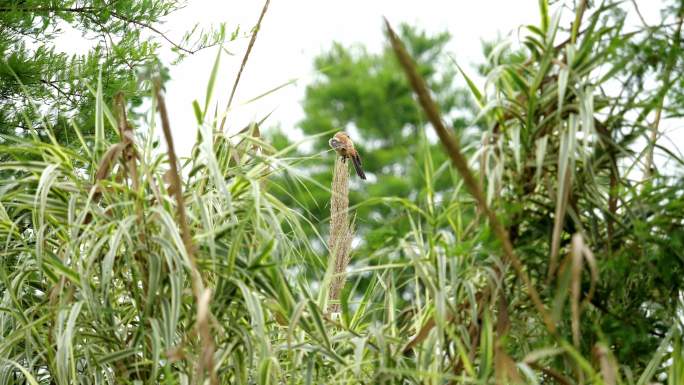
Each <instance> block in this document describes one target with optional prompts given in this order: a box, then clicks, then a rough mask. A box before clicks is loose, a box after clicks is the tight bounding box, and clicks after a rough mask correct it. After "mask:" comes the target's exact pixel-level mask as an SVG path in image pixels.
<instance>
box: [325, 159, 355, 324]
mask: <svg viewBox="0 0 684 385" xmlns="http://www.w3.org/2000/svg"><path fill="white" fill-rule="evenodd" d="M353 233H354V231H353V226H352V225H351V223H350V222H349V169H348V166H347V162H346V161H345V160H344V158H342V157H337V159H336V160H335V169H334V171H333V180H332V194H331V195H330V239H329V241H328V247H329V248H330V258H331V261H333V263H334V266H333V276H332V279H331V280H330V292H329V293H330V294H329V295H330V296H329V298H330V302H329V305H328V311H329V312H331V313H337V312H339V311H340V304H339V302H338V300H339V298H340V293H341V292H342V289H343V288H344V282H345V280H346V270H347V265H349V260H350V259H351V257H350V256H351V242H352V238H353Z"/></svg>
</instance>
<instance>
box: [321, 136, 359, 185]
mask: <svg viewBox="0 0 684 385" xmlns="http://www.w3.org/2000/svg"><path fill="white" fill-rule="evenodd" d="M328 143H329V144H330V147H332V148H333V150H335V151H336V152H337V154H338V155H339V156H341V157H342V159H343V160H347V158H351V160H352V163H353V164H354V169H355V170H356V175H358V176H359V178H361V179H363V180H365V179H366V174H364V173H363V168H361V157H360V156H359V153H358V152H357V151H356V149H355V148H354V142H352V140H351V138H350V137H349V135H347V133H346V132H342V131H340V132H338V133H337V134H335V136H333V137H332V138H330V140H329V141H328Z"/></svg>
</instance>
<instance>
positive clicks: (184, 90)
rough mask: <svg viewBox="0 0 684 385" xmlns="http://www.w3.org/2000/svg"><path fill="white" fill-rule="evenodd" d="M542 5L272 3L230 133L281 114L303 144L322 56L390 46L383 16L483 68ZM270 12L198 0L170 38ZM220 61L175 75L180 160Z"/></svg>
mask: <svg viewBox="0 0 684 385" xmlns="http://www.w3.org/2000/svg"><path fill="white" fill-rule="evenodd" d="M638 3H639V5H640V8H641V12H642V14H643V15H644V17H645V18H646V20H647V21H652V22H654V23H655V22H656V21H658V20H659V13H658V12H659V9H660V3H661V0H640V1H639V2H638ZM538 4H539V3H538V0H477V1H475V0H452V1H447V0H442V1H437V0H422V1H407V0H347V1H331V0H272V1H271V4H270V6H269V9H268V12H267V14H266V16H265V18H264V21H263V24H262V28H261V31H260V32H259V35H258V39H257V41H256V44H255V46H254V48H253V51H252V54H251V56H250V58H249V62H248V63H247V67H246V69H245V71H244V72H243V74H242V79H241V81H240V84H239V86H238V90H237V94H236V97H235V100H234V102H233V106H234V110H233V111H232V112H231V113H230V115H229V120H228V127H229V129H230V132H235V131H237V130H239V129H241V128H243V127H244V126H245V125H247V124H248V123H249V122H251V121H253V120H255V119H260V118H262V117H263V116H265V115H266V114H268V113H269V112H271V111H274V112H273V114H272V115H271V117H270V118H269V120H268V123H267V124H266V126H272V125H275V124H277V123H280V124H281V127H282V128H283V129H284V130H285V131H286V132H290V133H291V135H293V136H296V135H297V133H296V132H297V130H296V124H297V122H298V121H299V120H300V119H301V118H302V117H303V113H302V110H301V107H300V102H301V100H302V99H303V97H304V88H305V86H306V84H307V82H309V81H310V80H311V78H312V77H313V76H314V75H315V74H314V73H313V65H312V63H313V59H314V57H315V56H316V55H318V54H320V53H322V52H324V51H325V50H327V49H328V48H329V47H330V46H331V44H332V42H333V41H338V42H341V43H344V44H352V43H362V44H364V45H366V46H367V47H368V48H369V49H370V50H373V51H378V50H380V49H381V47H382V46H383V44H384V41H385V38H384V36H383V33H382V18H383V16H384V17H387V19H388V20H389V21H390V22H391V23H392V24H393V25H395V26H396V25H398V24H399V23H401V22H408V23H411V24H413V25H416V26H418V27H420V28H424V29H425V30H427V31H428V32H440V31H444V30H448V31H449V32H450V33H451V34H452V41H451V43H450V45H449V46H448V52H449V53H451V54H452V55H453V56H454V57H455V58H456V59H457V60H458V61H459V62H461V63H464V64H466V66H468V65H469V64H473V63H477V62H481V61H482V60H483V57H482V54H481V41H482V40H483V39H484V40H492V39H495V38H496V37H497V36H506V35H510V34H513V36H514V37H515V36H516V33H517V30H518V28H519V27H520V26H522V25H525V24H538V22H539V11H538ZM626 6H629V4H627V5H626ZM262 7H263V1H256V0H240V1H231V0H227V1H213V0H212V1H209V0H190V1H188V6H187V7H186V8H184V9H182V10H180V11H179V12H176V13H174V14H172V15H171V17H170V18H169V19H168V20H167V22H166V24H165V25H164V26H163V29H164V30H167V31H169V34H170V36H176V37H179V36H181V35H182V33H183V32H184V31H186V30H187V29H189V28H190V27H191V26H192V25H193V24H194V23H196V22H199V23H200V26H208V25H210V24H218V23H220V22H225V23H227V29H228V30H233V29H234V28H235V27H236V26H237V25H240V26H241V29H242V31H243V32H247V31H249V30H250V29H251V28H252V27H253V26H254V24H255V23H256V21H257V19H258V17H259V13H260V12H261V9H262ZM566 13H568V12H566ZM247 43H248V39H247V38H241V39H238V40H237V41H235V42H231V43H229V44H227V45H226V47H225V48H226V49H227V50H228V51H230V52H232V53H233V54H234V56H227V55H224V56H223V57H222V61H221V66H220V72H219V77H218V79H217V83H216V91H215V98H214V100H217V99H218V101H219V106H220V109H223V108H224V107H225V104H226V102H227V98H228V95H229V93H230V89H231V88H232V85H233V81H234V79H235V75H236V74H237V72H238V69H239V66H240V62H241V61H242V57H243V55H244V52H245V49H246V46H247ZM215 56H216V49H207V50H205V51H202V52H200V53H197V54H195V55H193V56H190V57H188V58H187V59H185V60H184V61H183V62H181V63H180V64H179V65H176V66H173V67H172V68H171V76H172V80H171V82H170V83H169V84H167V99H168V103H169V107H170V111H171V114H172V118H173V119H172V125H173V127H172V129H173V131H174V135H175V138H176V142H177V144H178V147H179V151H180V152H181V154H187V153H188V151H189V149H190V147H191V146H192V144H193V142H194V138H195V132H196V124H195V119H194V114H193V112H192V105H191V103H192V101H193V100H195V99H197V100H199V101H200V102H201V103H203V101H204V96H205V90H206V84H207V81H208V78H209V73H210V71H211V67H212V65H213V61H214V59H215ZM163 58H164V59H166V60H167V61H170V60H171V59H172V58H173V56H172V55H171V54H170V53H167V54H166V55H164V56H163ZM471 72H472V71H471ZM290 79H299V80H298V81H297V83H296V84H295V85H292V86H288V87H285V88H283V89H281V90H279V91H277V92H275V93H273V94H270V95H268V96H267V97H265V98H263V99H260V100H259V101H257V102H254V103H249V104H243V102H245V101H247V100H249V99H251V98H253V97H255V96H257V95H260V94H262V93H264V92H266V91H268V90H270V89H273V88H274V87H277V86H279V85H281V84H283V83H285V82H287V81H288V80H290ZM459 81H460V80H459Z"/></svg>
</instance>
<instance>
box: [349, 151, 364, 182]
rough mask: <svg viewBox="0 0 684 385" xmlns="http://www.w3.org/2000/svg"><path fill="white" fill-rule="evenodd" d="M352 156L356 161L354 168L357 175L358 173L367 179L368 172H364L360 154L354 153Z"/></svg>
mask: <svg viewBox="0 0 684 385" xmlns="http://www.w3.org/2000/svg"><path fill="white" fill-rule="evenodd" d="M351 158H352V161H353V162H354V169H355V170H356V175H358V176H359V178H361V179H363V180H365V179H366V174H364V173H363V168H361V157H360V156H359V154H354V155H352V157H351Z"/></svg>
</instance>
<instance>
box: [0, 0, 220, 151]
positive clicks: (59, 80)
mask: <svg viewBox="0 0 684 385" xmlns="http://www.w3.org/2000/svg"><path fill="white" fill-rule="evenodd" d="M181 6H182V3H181V2H179V1H176V0H145V1H134V0H87V1H85V0H84V1H81V0H59V1H49V2H46V1H42V0H22V1H5V2H3V3H2V4H0V32H1V33H0V57H1V58H2V61H1V62H0V134H3V135H28V134H29V133H30V132H32V131H35V132H38V133H39V134H42V135H45V134H46V132H45V127H44V124H43V123H42V121H41V120H42V119H43V118H47V119H49V120H50V121H51V125H52V130H53V132H54V135H55V136H56V137H57V138H58V139H59V140H61V141H66V142H68V143H75V141H76V140H77V139H76V138H75V137H74V136H73V135H72V134H71V133H70V131H71V130H70V129H69V128H68V127H69V126H68V124H67V122H68V121H69V120H70V119H74V120H75V122H76V124H78V125H79V126H80V127H81V128H82V129H83V130H84V134H86V135H89V134H92V132H93V131H92V128H93V121H92V116H93V114H94V105H95V103H94V100H95V99H94V94H93V92H92V85H93V84H96V83H97V82H98V78H101V82H100V84H101V85H102V87H103V91H104V95H105V98H106V99H107V100H112V97H113V96H114V94H115V93H117V92H123V93H125V94H126V95H127V96H128V100H129V101H130V102H131V103H132V105H133V106H138V105H140V103H141V96H142V93H141V91H142V90H141V89H140V88H139V85H138V72H139V71H140V70H141V69H142V68H143V67H144V66H146V65H150V64H152V63H155V62H156V55H157V53H158V51H159V48H160V46H161V44H160V43H159V42H160V41H163V42H164V43H167V44H170V45H171V46H172V49H173V50H174V51H176V52H177V53H178V54H179V55H180V56H183V55H187V54H190V53H193V52H196V51H197V50H199V49H202V48H204V47H207V46H211V45H213V44H216V43H217V42H219V41H221V40H222V39H223V27H221V28H220V29H218V30H216V31H215V32H210V33H200V34H197V33H187V34H186V35H185V36H184V37H183V38H181V39H180V40H179V41H178V42H175V41H173V40H171V39H170V38H169V37H167V36H166V34H165V32H163V29H162V28H163V27H162V26H161V22H162V20H163V19H164V18H165V17H166V16H168V15H169V14H170V13H171V12H174V11H176V10H177V9H179V7H181ZM65 34H66V36H70V37H69V39H70V42H71V43H73V42H74V41H75V39H78V38H77V37H76V36H80V39H81V41H80V43H79V44H78V46H79V49H78V51H79V52H78V53H74V52H73V49H74V47H64V44H65V43H66V41H67V40H65V38H64V36H65ZM72 45H73V44H72ZM89 87H91V89H89ZM48 111H49V112H50V113H49V114H46V112H48Z"/></svg>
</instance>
